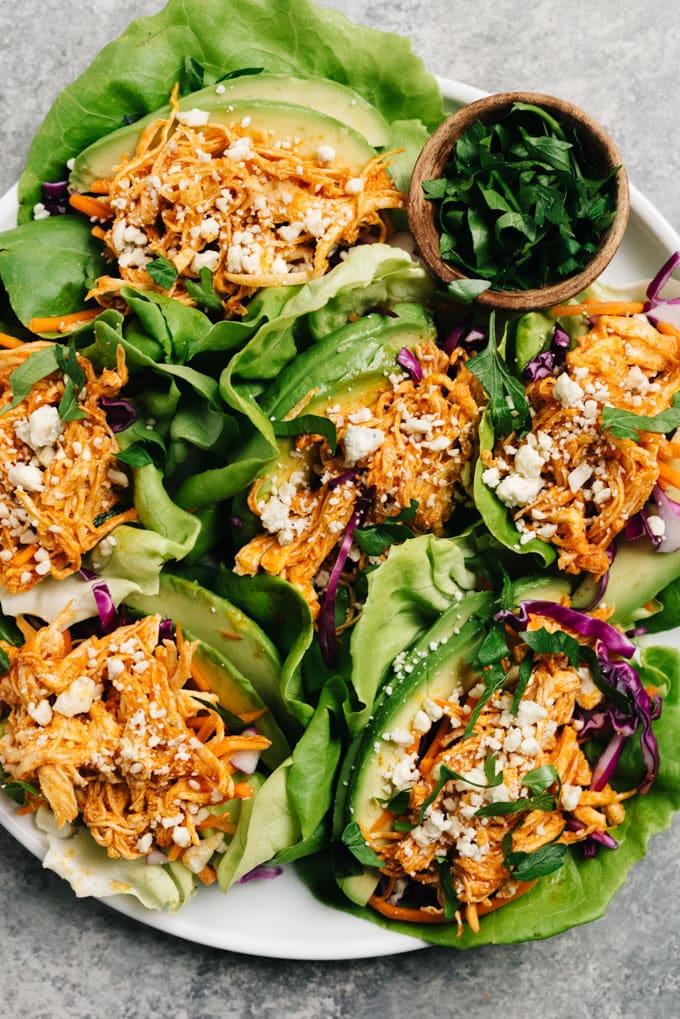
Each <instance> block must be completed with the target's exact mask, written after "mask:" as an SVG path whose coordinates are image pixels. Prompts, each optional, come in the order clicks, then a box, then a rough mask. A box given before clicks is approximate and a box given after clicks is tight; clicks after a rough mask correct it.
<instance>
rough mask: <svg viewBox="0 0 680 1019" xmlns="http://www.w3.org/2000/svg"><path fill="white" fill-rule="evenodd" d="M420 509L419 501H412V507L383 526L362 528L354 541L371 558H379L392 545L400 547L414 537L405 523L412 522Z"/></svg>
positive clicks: (376, 525)
mask: <svg viewBox="0 0 680 1019" xmlns="http://www.w3.org/2000/svg"><path fill="white" fill-rule="evenodd" d="M417 509H418V500H417V499H411V505H410V506H407V507H406V508H405V509H403V510H401V512H400V513H397V515H396V516H394V517H390V518H389V520H384V521H383V522H382V524H374V525H373V526H371V527H361V528H359V529H358V530H356V531H355V532H354V540H355V542H356V543H357V545H358V546H359V548H360V549H361V551H362V552H365V553H366V555H369V556H378V555H380V554H381V553H382V552H384V551H385V549H386V548H389V547H390V545H398V544H400V543H401V542H402V541H406V540H407V539H408V538H412V537H413V531H412V530H411V528H410V527H407V526H406V524H405V523H404V521H406V520H412V519H413V517H414V516H415V515H416V511H417Z"/></svg>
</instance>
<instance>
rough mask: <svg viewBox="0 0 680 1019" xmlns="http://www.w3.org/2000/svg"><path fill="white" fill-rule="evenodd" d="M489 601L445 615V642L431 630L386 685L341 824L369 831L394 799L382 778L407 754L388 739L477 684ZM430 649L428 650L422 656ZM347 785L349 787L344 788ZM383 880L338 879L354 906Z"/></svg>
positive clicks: (350, 778)
mask: <svg viewBox="0 0 680 1019" xmlns="http://www.w3.org/2000/svg"><path fill="white" fill-rule="evenodd" d="M489 598H490V595H489V594H488V593H485V592H477V593H475V594H471V595H468V596H466V597H465V598H463V600H462V601H461V602H460V603H459V604H458V605H456V606H453V607H452V608H451V609H450V610H448V611H447V612H446V613H444V615H443V616H442V617H441V619H440V620H438V621H437V623H435V628H436V632H437V633H438V634H439V635H440V637H441V638H442V640H441V642H437V640H436V639H435V638H434V636H433V633H432V631H429V632H428V634H426V636H425V637H423V638H422V640H421V641H420V642H419V643H418V644H417V645H415V646H414V648H413V649H412V650H411V652H410V654H409V659H408V667H409V668H411V671H410V672H409V671H407V670H406V669H405V670H404V671H403V672H401V673H400V678H399V679H395V680H393V681H391V682H388V683H387V684H385V686H384V687H383V693H382V695H381V696H380V698H379V699H378V701H377V702H376V705H375V707H374V711H373V715H372V717H371V719H370V721H369V724H368V725H367V727H366V729H365V730H364V732H363V733H362V734H361V735H360V736H358V737H357V739H356V741H355V744H353V745H352V747H351V748H350V761H351V763H350V766H349V767H348V768H347V770H346V772H345V773H344V774H343V775H341V782H340V786H339V788H340V789H341V790H342V792H341V794H340V795H341V796H342V798H343V801H344V802H343V803H342V804H341V805H340V809H338V808H337V807H336V812H335V818H336V825H339V826H341V827H342V828H344V826H345V825H346V824H348V823H350V822H351V821H355V822H357V823H358V824H359V825H360V827H361V828H362V829H365V830H368V829H370V828H371V827H372V826H373V825H374V824H375V822H376V821H377V820H378V818H379V817H380V815H381V813H382V811H383V808H384V800H385V798H386V796H389V790H388V788H386V783H385V779H384V778H383V774H384V772H385V771H386V770H387V768H388V767H389V766H390V765H391V764H394V763H396V762H397V760H398V759H399V757H400V755H401V754H402V753H403V748H402V747H401V746H400V745H399V744H397V743H393V742H391V741H390V740H388V739H386V738H385V736H386V734H387V733H389V732H391V731H394V730H397V729H406V730H409V731H410V730H411V724H412V721H413V718H414V716H415V715H416V712H418V711H419V710H421V709H422V705H423V703H424V702H425V701H426V699H427V698H430V699H433V698H437V697H439V698H446V697H449V696H450V695H451V693H452V692H453V691H454V690H457V689H461V688H462V689H465V688H466V687H469V686H471V685H472V684H473V683H474V681H475V676H474V675H473V674H472V673H471V671H470V670H469V669H468V668H467V663H468V662H469V661H470V658H471V657H472V655H473V654H474V652H475V650H476V648H477V647H478V646H479V644H480V643H481V641H482V640H483V638H484V635H485V634H484V630H483V629H481V628H480V626H479V624H478V621H477V620H475V619H472V618H471V617H472V616H473V615H474V614H475V613H476V612H478V611H479V610H480V609H482V608H483V607H484V606H485V605H486V604H487V602H488V601H489ZM454 623H455V625H454ZM447 633H448V634H449V636H448V637H447ZM425 648H427V649H428V650H427V653H426V654H423V653H422V652H423V651H424V649H425ZM344 782H346V783H347V784H346V785H343V783H344ZM379 877H380V875H379V871H378V870H377V869H373V868H365V869H364V870H363V872H362V873H360V874H356V875H352V876H351V877H339V878H338V883H339V885H340V887H341V888H342V890H343V891H344V893H345V894H346V895H347V897H348V898H349V899H351V900H352V902H356V903H357V904H358V905H361V906H363V905H365V904H366V902H367V901H368V899H369V898H370V896H371V895H372V894H373V891H374V890H375V887H376V885H377V883H378V880H379Z"/></svg>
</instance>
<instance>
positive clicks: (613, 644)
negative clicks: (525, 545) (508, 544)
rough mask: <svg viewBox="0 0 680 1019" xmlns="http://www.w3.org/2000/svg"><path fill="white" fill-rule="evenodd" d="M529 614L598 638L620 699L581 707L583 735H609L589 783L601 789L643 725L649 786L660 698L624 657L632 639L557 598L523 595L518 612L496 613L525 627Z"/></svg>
mask: <svg viewBox="0 0 680 1019" xmlns="http://www.w3.org/2000/svg"><path fill="white" fill-rule="evenodd" d="M531 615H537V616H544V617H546V618H548V619H554V620H555V622H557V623H559V625H560V626H562V627H564V628H565V629H567V630H571V631H572V632H573V633H577V634H579V635H580V636H582V637H591V638H594V639H595V640H596V641H597V645H596V651H597V661H598V666H599V670H600V677H601V679H602V681H603V683H604V684H606V686H607V687H609V689H610V691H611V693H610V698H616V701H617V702H616V703H614V702H613V700H608V701H606V702H605V703H604V704H603V705H598V708H597V709H596V710H595V711H594V712H582V713H580V717H581V721H582V722H583V728H582V729H581V734H582V735H585V736H598V737H600V738H607V739H608V740H609V742H608V744H607V746H606V747H605V749H604V751H603V753H602V754H601V756H600V758H599V760H598V761H597V763H596V765H595V767H594V768H593V775H592V782H591V789H593V790H595V791H599V790H600V789H603V788H604V786H605V785H606V784H607V782H608V781H609V780H610V778H611V777H612V775H613V774H614V771H615V770H616V766H617V764H618V761H619V758H620V756H621V752H622V750H623V747H624V745H625V742H626V740H627V739H628V738H629V737H630V736H632V735H634V734H635V733H636V732H638V731H639V732H640V750H641V752H642V760H643V763H644V765H645V775H644V778H643V780H642V782H641V783H640V785H639V791H640V792H641V793H646V792H648V791H649V789H650V788H651V786H652V783H653V782H654V779H655V778H656V776H657V774H658V771H659V747H658V744H657V741H656V737H655V736H654V733H653V732H652V722H653V721H654V719H656V718H658V717H659V715H660V714H661V699H660V698H659V697H654V698H652V697H650V696H649V694H648V693H647V691H646V690H645V688H644V687H643V685H642V683H641V681H640V677H639V675H638V673H637V670H636V669H635V668H634V667H633V666H632V665H631V664H630V662H627V661H624V660H623V659H625V658H630V657H631V656H632V655H633V653H634V651H635V647H634V645H633V644H632V643H631V641H630V640H629V638H628V637H627V636H626V635H625V634H623V633H621V632H620V631H619V630H617V629H615V627H613V626H611V625H610V624H609V623H605V622H604V621H603V620H601V619H596V618H595V617H594V616H589V615H586V614H585V613H583V612H578V611H577V610H576V609H569V608H566V606H564V605H559V604H557V603H555V602H548V601H531V600H528V601H524V602H522V603H521V605H520V610H519V612H518V613H513V612H511V611H509V610H506V611H503V612H499V613H497V615H496V619H500V620H502V621H503V622H505V623H507V624H508V625H509V626H512V627H513V629H515V630H518V631H521V630H526V629H527V626H528V624H529V619H530V616H531ZM612 656H621V657H612ZM617 695H618V696H617Z"/></svg>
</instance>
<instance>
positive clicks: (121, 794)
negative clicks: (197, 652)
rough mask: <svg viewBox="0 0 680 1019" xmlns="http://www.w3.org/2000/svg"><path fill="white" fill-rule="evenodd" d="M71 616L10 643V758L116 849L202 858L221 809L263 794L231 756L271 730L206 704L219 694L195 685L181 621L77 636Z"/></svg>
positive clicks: (3, 696)
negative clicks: (240, 726)
mask: <svg viewBox="0 0 680 1019" xmlns="http://www.w3.org/2000/svg"><path fill="white" fill-rule="evenodd" d="M65 615H66V614H65ZM65 622H67V620H66V619H65V618H64V617H62V618H60V619H59V618H58V619H57V620H56V621H55V622H54V623H53V624H51V625H50V626H48V627H45V628H43V629H41V630H38V631H33V630H32V629H31V628H30V627H28V625H27V624H26V623H25V622H24V623H23V629H24V631H25V634H24V635H25V637H26V643H25V644H24V645H23V647H22V648H21V649H17V648H14V647H12V646H10V645H3V647H4V650H5V652H6V654H7V655H8V656H9V659H10V668H9V671H8V672H6V673H5V675H4V676H3V677H2V678H1V679H0V707H2V706H3V705H4V706H5V707H6V708H8V709H9V719H8V726H7V731H6V733H5V735H4V737H3V738H2V739H0V762H1V763H2V766H3V768H4V769H5V771H6V772H7V773H8V774H9V775H10V776H11V777H12V778H14V779H16V780H19V781H22V782H27V783H29V784H32V785H34V786H35V790H36V791H35V794H34V795H32V796H31V797H30V799H31V805H32V806H38V805H40V803H41V802H43V801H46V802H47V804H48V805H49V807H50V809H51V810H52V811H53V813H54V816H55V818H56V820H57V823H58V824H60V825H62V824H65V823H68V822H73V821H76V820H79V821H82V822H83V823H84V824H85V825H87V827H88V829H89V830H90V832H91V834H92V836H93V838H94V839H95V840H96V841H97V842H98V843H99V844H100V845H102V846H104V847H105V848H106V850H107V853H108V855H109V856H111V857H125V858H127V859H134V858H137V857H140V856H145V855H147V854H148V853H149V852H150V851H151V850H152V849H158V848H160V849H163V850H166V851H169V855H170V858H171V859H176V858H178V857H181V858H184V857H185V856H186V857H187V859H186V862H187V863H190V860H191V856H187V854H189V853H191V847H196V846H198V844H199V842H200V836H201V831H202V830H203V829H205V828H206V827H210V828H212V829H213V830H214V829H215V828H217V829H219V830H222V831H225V830H228V829H225V828H224V826H221V820H222V819H221V818H219V817H217V816H215V815H213V814H212V813H211V811H212V810H215V809H216V808H217V807H218V805H220V804H223V803H225V802H228V801H229V800H231V799H234V798H235V797H236V798H241V797H244V796H245V797H247V796H250V795H251V790H250V787H249V786H248V785H247V784H245V783H239V782H235V781H234V778H233V773H234V771H235V768H234V767H233V766H232V765H231V764H230V758H231V756H232V755H233V754H235V753H237V752H238V751H240V750H243V749H249V750H262V749H265V748H266V747H267V746H269V741H268V740H267V739H266V738H265V737H263V736H260V735H259V734H257V733H255V732H250V733H244V734H243V735H229V734H227V733H226V732H225V728H224V724H223V722H222V719H221V717H220V716H219V714H217V713H216V712H214V711H212V710H208V709H207V707H206V701H214V700H216V698H215V697H214V696H213V695H211V694H208V693H201V694H199V693H198V692H197V691H196V690H190V689H187V688H186V686H185V684H186V683H187V681H188V680H190V678H191V675H192V656H193V652H194V649H195V644H193V643H189V642H186V641H184V640H183V639H182V637H181V634H180V633H179V631H178V633H177V636H176V637H175V639H163V640H159V624H160V616H147V617H146V618H144V619H141V620H139V621H138V622H134V623H131V624H129V625H126V626H121V627H119V628H118V629H116V630H115V631H114V632H113V633H111V634H109V635H107V636H103V637H90V638H88V639H86V640H83V641H82V642H81V643H79V644H78V645H77V646H71V639H70V636H69V632H68V630H66V629H65V628H64V627H65ZM232 830H233V829H232ZM194 852H195V851H194ZM209 855H212V854H209ZM205 863H207V860H205ZM192 869H194V868H193V867H192Z"/></svg>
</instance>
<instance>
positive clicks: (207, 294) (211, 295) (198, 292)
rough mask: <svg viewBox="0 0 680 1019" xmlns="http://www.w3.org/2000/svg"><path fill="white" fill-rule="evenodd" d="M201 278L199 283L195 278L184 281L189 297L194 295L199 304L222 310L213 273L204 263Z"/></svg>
mask: <svg viewBox="0 0 680 1019" xmlns="http://www.w3.org/2000/svg"><path fill="white" fill-rule="evenodd" d="M147 268H148V267H147ZM199 279H200V282H199V283H196V282H195V280H189V279H187V280H185V281H184V286H185V287H186V288H187V293H188V295H189V297H192V298H193V299H194V301H196V303H197V304H202V305H203V306H204V307H206V308H212V309H213V310H214V311H221V310H222V299H221V297H220V295H219V294H216V293H215V286H214V284H213V274H212V273H211V271H210V269H209V268H208V266H207V265H204V266H203V268H202V269H201V271H200V273H199Z"/></svg>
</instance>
